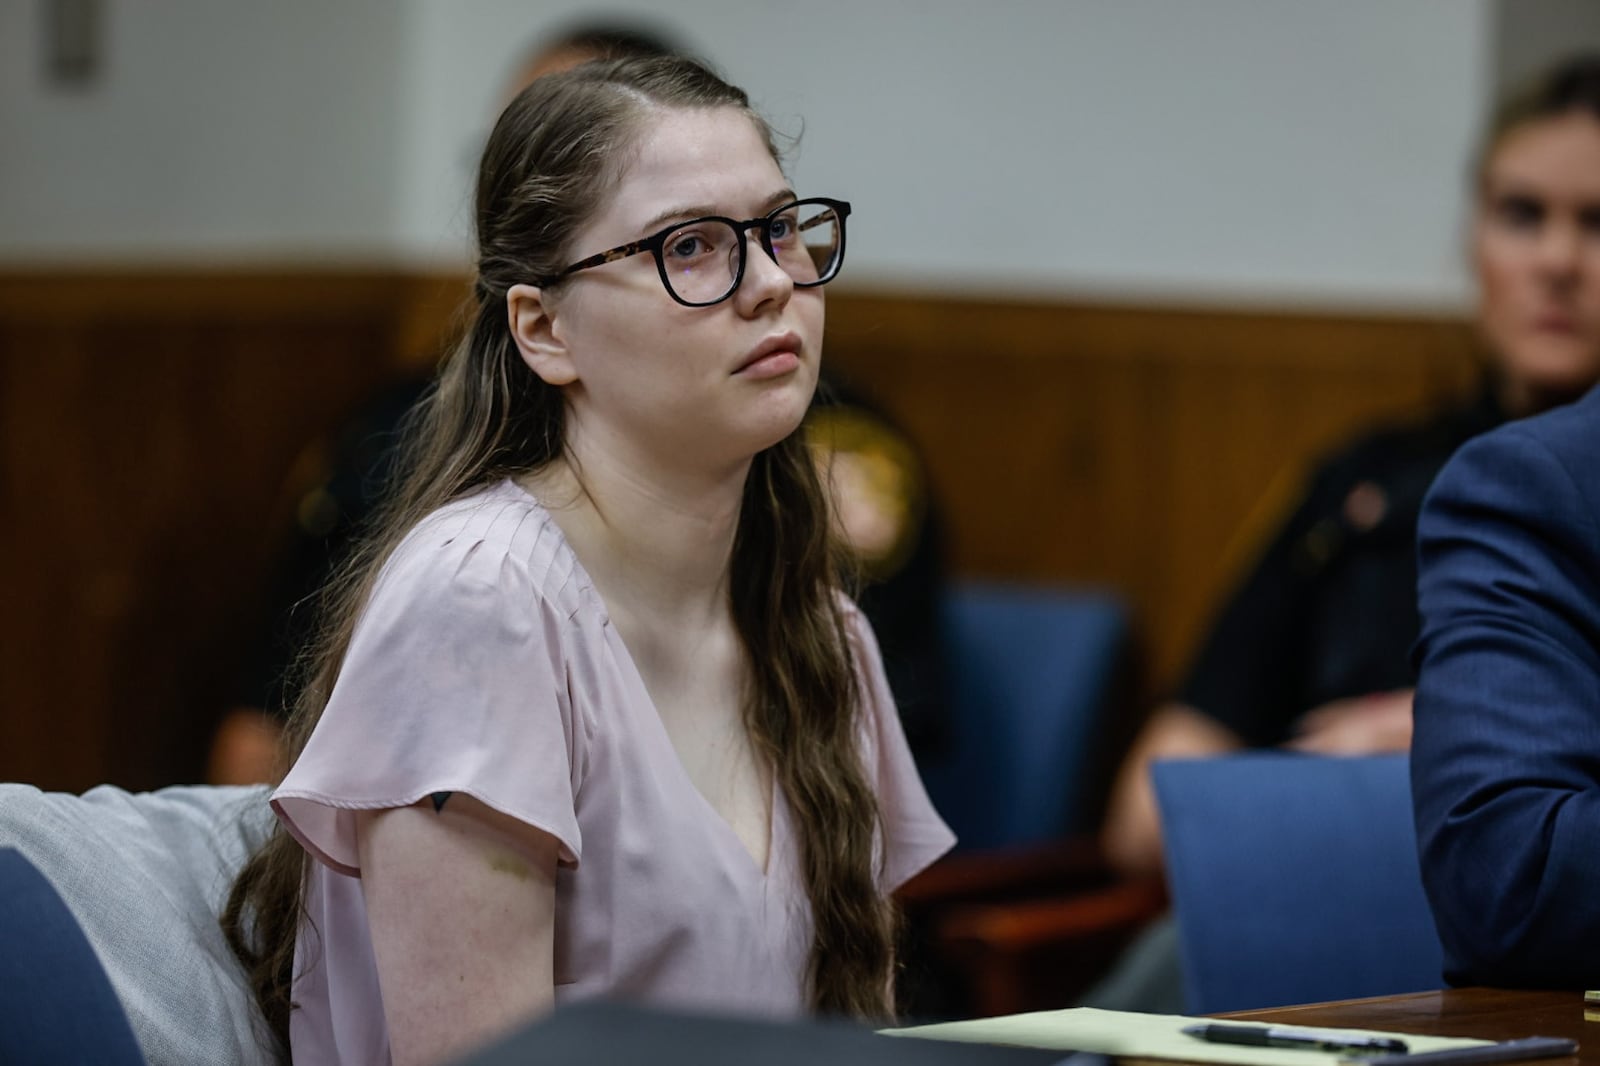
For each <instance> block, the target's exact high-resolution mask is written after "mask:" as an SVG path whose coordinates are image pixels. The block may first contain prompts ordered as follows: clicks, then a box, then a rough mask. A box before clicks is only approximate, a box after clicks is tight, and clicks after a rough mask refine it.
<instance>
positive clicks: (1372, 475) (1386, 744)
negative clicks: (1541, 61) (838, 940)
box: [1103, 54, 1600, 1009]
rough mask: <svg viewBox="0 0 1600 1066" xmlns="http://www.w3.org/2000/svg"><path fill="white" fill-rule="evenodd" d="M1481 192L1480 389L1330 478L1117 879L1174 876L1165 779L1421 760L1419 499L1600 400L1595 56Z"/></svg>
mask: <svg viewBox="0 0 1600 1066" xmlns="http://www.w3.org/2000/svg"><path fill="white" fill-rule="evenodd" d="M1472 180H1473V193H1474V196H1473V204H1474V207H1473V215H1472V223H1471V235H1470V249H1471V252H1470V258H1471V264H1472V270H1473V273H1474V275H1475V278H1476V282H1477V305H1476V311H1475V321H1476V326H1477V332H1478V334H1479V336H1480V338H1481V340H1482V345H1483V349H1484V353H1485V363H1484V372H1483V382H1482V387H1481V388H1480V389H1479V390H1478V392H1477V395H1476V396H1474V397H1473V398H1472V399H1471V400H1470V402H1468V403H1466V404H1464V405H1462V406H1459V407H1453V408H1449V409H1446V410H1441V411H1439V412H1437V413H1436V414H1434V415H1433V416H1432V417H1431V418H1429V419H1427V420H1426V421H1423V422H1421V423H1419V424H1415V425H1406V426H1398V427H1392V428H1384V429H1379V430H1376V431H1374V432H1371V433H1368V434H1365V435H1363V436H1362V437H1360V438H1359V439H1357V440H1355V441H1353V442H1351V443H1350V444H1349V445H1347V446H1346V447H1344V448H1343V449H1341V450H1339V451H1338V452H1337V453H1335V454H1334V455H1333V456H1332V457H1331V458H1329V459H1328V460H1327V461H1326V462H1324V463H1323V464H1322V465H1321V466H1320V467H1319V468H1318V469H1317V471H1316V472H1315V474H1314V475H1313V476H1312V478H1311V480H1310V482H1309V484H1308V485H1307V487H1306V489H1305V491H1304V493H1303V495H1302V496H1301V498H1300V500H1299V502H1298V504H1297V505H1296V506H1295V508H1294V510H1293V511H1292V512H1291V513H1290V514H1289V516H1288V518H1287V520H1286V521H1284V522H1283V523H1282V525H1281V526H1280V527H1279V528H1278V530H1277V532H1276V534H1275V535H1274V536H1273V537H1272V539H1271V541H1270V542H1269V543H1268V545H1267V547H1266V550H1265V551H1264V552H1263V553H1262V554H1261V556H1260V557H1259V559H1258V560H1257V562H1256V563H1255V565H1254V567H1253V568H1252V569H1251V570H1250V571H1249V572H1248V573H1247V574H1246V576H1245V578H1244V580H1243V581H1242V583H1241V584H1240V585H1239V586H1238V587H1237V588H1236V589H1235V591H1234V592H1233V594H1232V596H1231V597H1230V598H1229V599H1228V601H1227V602H1226V604H1225V605H1224V606H1223V608H1222V611H1221V613H1220V614H1219V615H1218V616H1217V618H1216V621H1215V622H1214V624H1213V626H1212V628H1211V630H1210V633H1209V634H1208V636H1207V637H1206V640H1205V641H1204V643H1203V645H1202V647H1201V649H1200V653H1199V655H1198V657H1197V658H1196V660H1195V662H1194V664H1193V667H1192V669H1191V670H1190V673H1189V676H1188V678H1187V680H1186V681H1185V682H1184V684H1183V686H1182V687H1181V688H1180V689H1179V691H1178V694H1177V696H1176V698H1175V699H1174V700H1173V701H1172V702H1170V703H1168V704H1166V705H1165V706H1162V707H1160V708H1159V709H1158V710H1157V711H1156V712H1155V713H1154V714H1153V716H1152V717H1151V719H1150V720H1149V722H1148V723H1147V724H1146V726H1145V727H1144V729H1143V731H1142V733H1141V735H1140V736H1139V738H1138V739H1137V740H1136V742H1135V744H1134V747H1133V749H1132V751H1131V753H1130V755H1129V756H1128V758H1127V759H1126V761H1125V763H1124V765H1123V767H1122V768H1121V771H1120V773H1119V775H1118V778H1117V781H1116V784H1115V786H1114V790H1113V795H1112V797H1111V805H1110V810H1109V814H1108V817H1107V820H1106V824H1105V828H1104V834H1103V841H1104V846H1105V851H1106V854H1107V856H1108V858H1109V859H1110V860H1111V861H1112V862H1113V863H1114V864H1115V865H1117V866H1119V867H1120V868H1122V869H1123V870H1125V871H1128V872H1132V873H1149V872H1152V871H1157V870H1159V869H1160V868H1161V863H1162V854H1161V829H1160V825H1159V821H1158V816H1157V811H1156V806H1155V800H1154V796H1153V793H1152V790H1151V786H1150V779H1149V766H1150V764H1151V763H1152V762H1153V761H1155V760H1158V759H1175V758H1198V757H1205V756H1210V755H1218V754H1222V753H1225V752H1229V751H1235V750H1239V749H1242V748H1270V747H1284V748H1289V749H1293V750H1296V751H1302V752H1310V753H1321V754H1332V755H1341V754H1348V755H1355V754H1366V753H1376V752H1386V751H1404V750H1406V749H1407V748H1408V747H1409V745H1410V743H1411V735H1412V686H1413V673H1412V668H1411V663H1410V661H1409V655H1410V649H1411V646H1412V644H1413V642H1415V641H1416V639H1417V636H1418V632H1419V627H1420V622H1419V616H1418V611H1417V567H1416V554H1415V551H1416V549H1415V539H1416V529H1417V517H1418V513H1419V511H1420V509H1421V506H1422V500H1423V497H1424V494H1425V493H1426V492H1427V490H1428V487H1429V486H1430V485H1431V484H1432V482H1433V480H1434V478H1435V476H1436V475H1437V474H1438V473H1439V471H1440V469H1441V468H1442V467H1443V466H1444V464H1445V462H1446V461H1447V460H1448V459H1449V458H1450V456H1451V455H1452V454H1453V453H1454V452H1455V451H1456V450H1457V448H1459V447H1460V446H1461V445H1462V444H1463V443H1465V442H1466V441H1467V440H1469V439H1471V438H1473V437H1475V436H1477V435H1478V434H1480V433H1483V432H1484V431H1486V430H1489V429H1491V428H1493V427H1495V426H1497V425H1499V424H1501V423H1503V422H1505V421H1507V420H1509V419H1518V418H1522V417H1525V416H1528V415H1532V414H1535V413H1538V412H1541V411H1545V410H1548V409H1550V408H1552V407H1555V406H1557V405H1561V404H1565V403H1568V402H1570V401H1572V400H1574V399H1576V398H1577V397H1579V396H1581V395H1583V393H1584V392H1585V391H1586V390H1587V389H1589V387H1590V386H1591V385H1593V384H1594V383H1595V382H1596V381H1597V380H1600V55H1595V54H1588V55H1582V56H1578V57H1575V58H1573V59H1570V60H1568V61H1566V62H1564V63H1561V64H1559V65H1557V66H1555V67H1554V68H1552V69H1550V70H1548V71H1546V72H1544V73H1542V74H1541V75H1540V76H1539V77H1537V78H1536V79H1534V80H1533V81H1531V82H1530V83H1529V84H1528V85H1527V86H1526V87H1524V88H1521V89H1520V90H1518V91H1516V92H1513V93H1512V94H1510V95H1508V96H1507V97H1506V98H1505V100H1504V101H1503V102H1502V103H1501V104H1500V106H1499V107H1498V109H1497V110H1496V112H1495V115H1494V117H1493V119H1492V120H1491V122H1490V124H1489V127H1488V130H1487V133H1486V135H1485V136H1484V138H1483V141H1482V144H1481V147H1480V149H1479V151H1478V154H1477V157H1476V160H1475V165H1474V168H1473V170H1472ZM1171 976H1172V977H1173V978H1174V980H1175V968H1174V971H1173V973H1172V974H1171ZM1169 987H1170V986H1169ZM1160 1007H1161V1008H1166V1007H1171V1008H1172V1009H1181V1003H1178V1004H1177V1005H1176V1006H1173V1001H1172V999H1171V998H1170V997H1168V998H1164V999H1162V1000H1161V1001H1160Z"/></svg>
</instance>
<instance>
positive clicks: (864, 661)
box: [845, 604, 956, 894]
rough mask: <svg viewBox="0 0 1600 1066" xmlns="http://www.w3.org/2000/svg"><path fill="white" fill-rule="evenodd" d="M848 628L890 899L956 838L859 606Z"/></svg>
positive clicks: (851, 609) (848, 610)
mask: <svg viewBox="0 0 1600 1066" xmlns="http://www.w3.org/2000/svg"><path fill="white" fill-rule="evenodd" d="M845 624H846V626H847V628H848V630H849V635H850V640H851V644H852V649H851V650H852V653H853V655H854V656H855V667H856V682H857V686H858V688H859V689H860V691H861V699H862V758H863V760H864V762H865V765H866V770H867V780H868V781H869V782H870V783H871V784H872V786H873V788H874V790H875V791H876V792H877V797H878V810H879V812H880V815H881V817H882V819H883V837H884V839H883V853H882V854H883V865H882V869H881V872H880V874H879V887H880V888H881V889H882V890H883V892H884V893H885V894H888V893H890V892H893V891H894V890H895V889H897V888H899V887H900V886H901V885H903V884H905V883H906V882H907V881H909V880H910V879H911V878H912V877H913V876H914V875H915V874H917V873H918V872H919V871H921V870H923V869H925V868H926V867H927V866H928V865H929V864H931V863H932V862H933V860H935V859H937V858H938V857H939V856H941V855H943V854H944V853H945V852H947V851H949V850H950V848H951V846H952V845H954V844H955V842H956V837H955V834H954V833H952V832H951V831H950V827H949V826H947V825H945V824H944V820H943V819H942V818H940V817H939V814H938V812H937V811H935V810H934V808H933V802H932V801H931V800H929V799H928V792H927V790H926V789H925V788H923V786H922V778H921V777H920V776H919V775H918V774H917V767H916V764H915V763H914V762H913V761H912V759H911V749H910V748H909V747H908V746H907V744H906V737H905V732H904V730H902V729H901V727H900V716H899V714H898V713H896V711H895V702H894V697H893V696H892V695H891V694H890V692H889V681H888V679H887V677H886V676H885V675H884V670H883V659H882V658H881V657H880V655H879V653H878V641H877V638H876V636H874V635H873V632H872V626H871V624H870V623H868V622H867V619H866V616H864V615H863V614H862V613H861V611H860V610H859V609H858V608H856V606H855V605H854V604H847V605H846V606H845Z"/></svg>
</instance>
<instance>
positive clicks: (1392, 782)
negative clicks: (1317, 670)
mask: <svg viewBox="0 0 1600 1066" xmlns="http://www.w3.org/2000/svg"><path fill="white" fill-rule="evenodd" d="M1152 776H1153V778H1154V782H1155V790H1156V798H1157V802H1158V803H1159V804H1160V808H1161V826H1162V836H1163V840H1164V844H1165V848H1166V861H1167V880H1168V884H1169V886H1170V888H1171V893H1172V901H1173V907H1174V910H1175V912H1176V914H1177V919H1178V941H1179V954H1180V956H1181V958H1182V963H1183V975H1184V980H1185V982H1186V984H1187V993H1188V999H1189V1003H1188V1009H1189V1010H1190V1011H1191V1012H1192V1013H1197V1014H1210V1013H1215V1012H1219V1011H1232V1010H1250V1009H1255V1008H1260V1007H1278V1006H1285V1005H1288V1004H1293V1003H1313V1002H1320V1001H1324V1000H1334V999H1353V998H1358V997H1362V996H1382V995H1392V994H1396V993H1401V992H1421V991H1427V990H1430V989H1436V988H1441V987H1443V984H1444V982H1443V979H1442V977H1441V971H1442V970H1443V966H1444V963H1443V953H1442V951H1441V949H1440V946H1439V936H1438V933H1437V932H1436V931H1435V929H1434V925H1433V915H1432V913H1431V912H1430V911H1429V909H1428V903H1427V900H1426V898H1425V897H1424V896H1423V894H1422V873H1421V869H1420V867H1419V866H1418V863H1417V842H1416V830H1415V828H1414V826H1413V822H1412V814H1411V788H1410V777H1409V770H1408V765H1407V758H1406V756H1405V755H1403V754H1400V755H1375V756H1362V757H1354V758H1351V757H1325V756H1311V755H1293V754H1286V753H1282V752H1247V753H1241V754H1238V755H1229V756H1224V757H1221V758H1215V759H1202V760H1191V761H1178V762H1160V763H1156V764H1155V766H1154V767H1153V768H1152Z"/></svg>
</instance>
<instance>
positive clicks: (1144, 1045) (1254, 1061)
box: [883, 1007, 1493, 1066]
mask: <svg viewBox="0 0 1600 1066" xmlns="http://www.w3.org/2000/svg"><path fill="white" fill-rule="evenodd" d="M1216 1021H1218V1019H1216V1018H1189V1017H1185V1016H1183V1015H1181V1014H1138V1013H1135V1012H1132V1011H1116V1010H1099V1009H1098V1008H1095V1007H1074V1008H1072V1009H1070V1010H1048V1011H1037V1012H1035V1013H1032V1014H1011V1015H1007V1016H1006V1017H1003V1018H977V1019H974V1020H973V1021H969V1022H940V1023H937V1024H935V1025H914V1026H908V1027H906V1028H903V1029H885V1030H883V1032H884V1033H885V1034H886V1035H888V1036H910V1037H922V1038H925V1039H928V1040H956V1041H961V1042H963V1043H972V1044H1009V1045H1011V1046H1014V1047H1037V1048H1052V1049H1055V1050H1059V1051H1093V1052H1099V1053H1101V1054H1105V1055H1121V1056H1124V1057H1129V1058H1142V1059H1182V1060H1184V1061H1186V1062H1221V1063H1236V1064H1238V1066H1332V1064H1334V1063H1337V1062H1339V1061H1340V1060H1341V1058H1342V1056H1341V1055H1340V1054H1338V1053H1335V1052H1324V1051H1306V1050H1303V1049H1299V1048H1274V1047H1242V1046H1239V1045H1237V1044H1209V1043H1206V1042H1205V1041H1203V1040H1198V1039H1196V1038H1195V1037H1192V1036H1186V1035H1185V1034H1184V1033H1183V1032H1182V1030H1183V1027H1184V1026H1186V1025H1196V1024H1202V1025H1203V1024H1205V1023H1207V1022H1216ZM1228 1024H1229V1025H1255V1024H1260V1025H1261V1027H1262V1028H1266V1027H1267V1026H1266V1024H1265V1023H1255V1022H1244V1021H1237V1020H1234V1019H1228ZM1280 1027H1281V1028H1285V1029H1298V1028H1303V1027H1302V1026H1293V1025H1285V1026H1280ZM1316 1028H1317V1029H1318V1030H1319V1031H1320V1030H1323V1029H1325V1028H1326V1027H1323V1026H1317V1027H1316ZM1337 1031H1338V1032H1341V1033H1347V1034H1349V1035H1350V1036H1386V1037H1397V1038H1399V1039H1401V1040H1404V1041H1405V1042H1406V1045H1407V1047H1408V1048H1409V1049H1410V1052H1411V1053H1412V1054H1416V1053H1418V1052H1421V1051H1443V1050H1444V1049H1446V1048H1464V1047H1476V1046H1477V1045H1479V1044H1490V1043H1493V1041H1491V1040H1469V1039H1466V1038H1464V1037H1453V1036H1417V1035H1416V1034H1413V1033H1388V1032H1380V1031H1378V1030H1370V1029H1340V1030H1337Z"/></svg>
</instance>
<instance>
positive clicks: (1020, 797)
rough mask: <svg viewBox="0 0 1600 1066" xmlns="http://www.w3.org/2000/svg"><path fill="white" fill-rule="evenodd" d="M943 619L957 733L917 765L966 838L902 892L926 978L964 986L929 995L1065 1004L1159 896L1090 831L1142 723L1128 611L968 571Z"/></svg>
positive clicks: (962, 1005)
mask: <svg viewBox="0 0 1600 1066" xmlns="http://www.w3.org/2000/svg"><path fill="white" fill-rule="evenodd" d="M943 621H944V632H945V649H946V654H947V655H948V656H949V661H948V665H949V673H950V678H951V690H950V704H951V709H952V717H953V721H952V723H951V733H952V742H951V744H950V745H949V753H948V755H947V757H946V758H944V759H943V760H941V761H934V762H930V763H929V764H927V765H924V766H922V767H921V770H922V773H923V780H924V782H925V783H926V785H927V786H928V792H929V795H930V796H931V797H932V799H933V802H934V805H935V806H936V807H937V808H938V809H939V812H940V814H941V815H943V816H944V818H945V820H946V821H947V822H949V824H950V826H951V828H952V829H954V830H955V832H956V834H957V836H958V837H959V838H960V843H959V844H958V845H957V850H956V852H955V853H954V854H952V855H951V856H949V857H947V858H946V859H944V860H942V861H940V862H938V863H935V864H934V865H933V867H931V868H930V869H928V870H927V871H925V872H924V873H923V874H922V875H920V876H918V877H917V878H914V879H913V880H912V881H911V883H910V884H908V885H907V886H906V887H905V888H904V889H903V890H902V891H901V894H900V896H901V901H902V903H904V904H905V906H906V910H907V914H908V917H909V919H910V924H911V927H912V929H913V930H914V931H917V932H919V933H920V934H921V935H924V936H926V938H927V940H928V942H929V944H930V945H931V946H930V947H929V948H928V950H929V951H930V953H931V954H932V956H933V957H934V959H935V960H936V961H935V964H934V966H935V968H937V967H938V966H942V967H943V969H942V970H939V972H938V974H937V976H936V977H935V978H934V979H932V980H931V981H929V982H927V983H928V984H930V985H938V986H940V987H941V988H943V989H945V990H947V991H948V990H950V989H953V988H958V989H960V991H959V992H957V993H955V1001H954V1002H943V1003H936V1004H934V1005H932V1006H931V1007H930V1008H929V1009H931V1010H936V1011H942V1012H944V1014H945V1016H955V1015H975V1014H985V1015H987V1014H1007V1013H1012V1012H1016V1011H1021V1010H1031V1009H1036V1008H1042V1007H1060V1006H1065V1005H1066V1004H1067V1003H1068V1002H1070V1000H1071V997H1072V996H1073V995H1075V994H1076V993H1078V992H1081V991H1082V990H1083V989H1084V987H1086V986H1087V984H1088V983H1089V982H1090V981H1091V980H1092V979H1093V978H1094V977H1096V976H1097V975H1098V974H1099V972H1100V971H1101V970H1102V969H1103V968H1104V967H1105V966H1106V965H1107V964H1109V962H1110V960H1111V959H1112V958H1113V957H1114V956H1115V954H1116V952H1117V951H1118V950H1120V948H1121V946H1122V945H1123V944H1124V943H1126V942H1127V941H1128V940H1129V939H1131V937H1132V936H1133V935H1134V934H1135V933H1136V932H1137V931H1138V930H1139V929H1140V928H1142V927H1143V925H1144V924H1145V923H1146V922H1148V921H1149V920H1150V919H1151V918H1152V917H1154V916H1155V915H1156V914H1158V913H1159V912H1160V911H1161V909H1162V908H1163V906H1164V905H1165V898H1166V897H1165V890H1164V888H1163V887H1162V885H1161V883H1160V880H1159V879H1158V878H1151V879H1148V880H1146V881H1141V882H1130V881H1123V880H1119V879H1118V878H1117V877H1115V876H1114V875H1113V874H1112V873H1111V871H1110V870H1109V869H1108V868H1107V867H1106V865H1105V863H1104V862H1103V861H1102V860H1101V857H1100V853H1099V848H1098V845H1097V843H1096V841H1095V839H1094V831H1095V829H1096V828H1097V825H1098V821H1099V819H1100V818H1101V816H1102V814H1103V810H1102V804H1103V802H1104V797H1105V793H1106V791H1107V790H1108V788H1109V784H1110V775H1111V773H1112V772H1113V771H1114V769H1115V767H1116V765H1117V761H1118V758H1119V756H1120V754H1121V748H1122V747H1124V746H1125V745H1126V743H1127V741H1128V740H1129V739H1130V738H1131V736H1132V732H1133V730H1134V728H1135V727H1136V726H1137V724H1138V723H1137V721H1136V720H1135V719H1134V717H1133V715H1132V713H1131V712H1133V711H1134V710H1135V709H1136V704H1135V701H1134V700H1133V699H1132V696H1133V694H1134V691H1135V688H1134V685H1133V679H1134V673H1135V671H1134V665H1135V663H1134V658H1135V657H1134V655H1133V641H1132V639H1131V635H1130V630H1131V626H1130V620H1129V615H1128V612H1127V611H1126V609H1125V608H1124V606H1123V605H1122V604H1121V603H1120V602H1119V601H1118V600H1117V599H1116V598H1114V597H1113V596H1110V595H1108V594H1106V593H1103V592H1098V591H1094V590H1089V589H1070V588H1045V587H1023V586H1007V585H997V584H981V583H972V582H969V583H963V584H958V585H957V586H955V588H954V589H953V590H952V592H951V594H950V595H949V597H948V599H947V603H946V610H945V616H944V619H943ZM918 1006H919V1004H917V1003H916V1002H915V995H913V1003H912V1009H913V1010H915V1009H917V1008H918Z"/></svg>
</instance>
